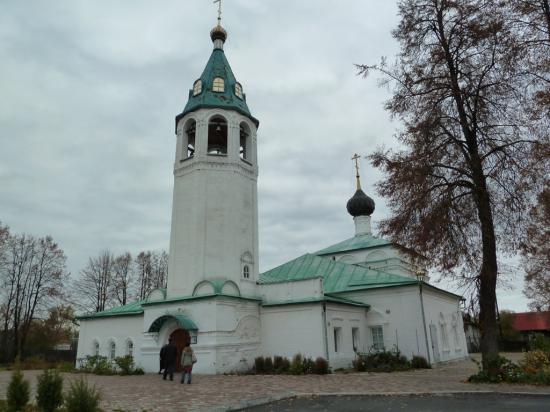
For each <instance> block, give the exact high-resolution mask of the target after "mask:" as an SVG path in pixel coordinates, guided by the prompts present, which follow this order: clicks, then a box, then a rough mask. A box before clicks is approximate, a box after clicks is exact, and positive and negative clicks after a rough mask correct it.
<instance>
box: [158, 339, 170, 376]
mask: <svg viewBox="0 0 550 412" xmlns="http://www.w3.org/2000/svg"><path fill="white" fill-rule="evenodd" d="M167 346H168V344H166V345H164V346H163V347H162V348H161V349H160V353H159V363H160V365H159V375H160V374H161V373H162V372H163V371H164V369H165V366H164V354H165V353H166V347H167Z"/></svg>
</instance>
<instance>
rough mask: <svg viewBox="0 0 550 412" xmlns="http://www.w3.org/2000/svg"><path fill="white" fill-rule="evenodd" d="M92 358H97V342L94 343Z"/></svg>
mask: <svg viewBox="0 0 550 412" xmlns="http://www.w3.org/2000/svg"><path fill="white" fill-rule="evenodd" d="M93 356H99V342H98V341H97V340H95V341H94V347H93Z"/></svg>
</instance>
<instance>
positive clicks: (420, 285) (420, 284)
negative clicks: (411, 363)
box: [418, 280, 432, 365]
mask: <svg viewBox="0 0 550 412" xmlns="http://www.w3.org/2000/svg"><path fill="white" fill-rule="evenodd" d="M422 284H423V281H422V280H419V281H418V289H419V292H420V308H421V310H422V325H423V326H424V339H425V340H426V353H427V354H428V363H429V364H430V365H431V364H432V361H431V359H430V347H429V345H428V331H427V329H426V315H425V314H424V298H423V297H422Z"/></svg>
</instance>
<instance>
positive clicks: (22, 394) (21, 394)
mask: <svg viewBox="0 0 550 412" xmlns="http://www.w3.org/2000/svg"><path fill="white" fill-rule="evenodd" d="M29 393H30V391H29V381H27V380H25V379H24V378H23V374H22V373H21V371H20V370H19V369H16V370H15V371H14V372H13V373H12V375H11V379H10V383H9V385H8V393H7V397H8V411H9V412H16V411H22V410H23V409H24V408H25V406H26V405H27V403H28V402H29V397H30V395H29Z"/></svg>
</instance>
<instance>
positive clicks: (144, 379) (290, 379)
mask: <svg viewBox="0 0 550 412" xmlns="http://www.w3.org/2000/svg"><path fill="white" fill-rule="evenodd" d="M476 370H477V367H476V365H475V364H474V363H473V362H472V361H470V360H464V361H460V362H454V363H451V364H446V365H443V366H439V367H437V368H434V369H431V370H415V371H408V372H394V373H350V374H341V373H338V374H332V375H325V376H316V375H308V376H281V375H279V376H274V375H273V376H252V375H248V376H225V375H215V376H212V375H195V376H193V384H192V385H181V384H180V383H179V376H178V377H177V378H175V380H174V381H173V382H170V381H163V380H162V378H161V377H160V376H159V375H156V374H147V375H144V376H128V377H121V376H95V375H79V374H64V377H65V387H68V383H67V381H72V380H75V379H78V378H79V377H80V376H85V377H86V378H87V379H88V381H89V382H90V383H91V384H94V385H96V387H97V388H98V389H99V390H100V391H101V392H102V394H103V401H102V406H103V408H104V409H105V410H106V411H116V410H119V411H120V410H122V411H148V412H152V411H166V410H174V411H203V410H206V411H210V410H214V411H224V410H231V409H237V408H241V407H245V406H249V405H255V404H258V403H261V402H266V401H268V400H277V399H282V398H285V397H288V396H293V395H304V394H321V395H327V394H333V395H337V394H341V395H343V394H350V395H351V394H424V393H457V392H500V393H545V394H550V387H542V386H528V385H509V384H500V385H490V384H483V385H481V384H479V385H474V384H469V383H466V382H465V380H466V378H467V377H468V376H469V375H471V374H472V373H474V372H476ZM39 373H40V371H25V376H26V378H27V379H29V380H30V381H31V384H32V387H33V390H34V387H35V384H36V376H37V375H38V374H39ZM9 378H10V372H0V398H5V396H6V388H7V385H8V381H9Z"/></svg>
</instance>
